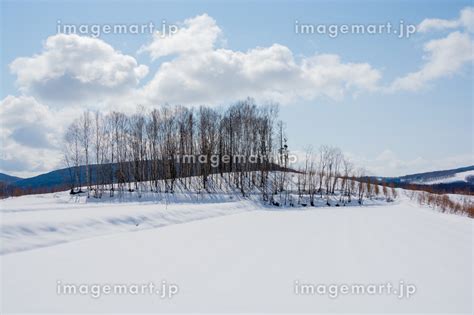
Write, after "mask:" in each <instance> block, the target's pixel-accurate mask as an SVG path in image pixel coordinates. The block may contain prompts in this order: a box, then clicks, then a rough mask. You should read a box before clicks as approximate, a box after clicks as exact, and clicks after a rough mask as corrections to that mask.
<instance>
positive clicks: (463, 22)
mask: <svg viewBox="0 0 474 315" xmlns="http://www.w3.org/2000/svg"><path fill="white" fill-rule="evenodd" d="M455 28H465V29H466V30H467V31H469V32H474V7H466V8H464V9H462V10H461V12H460V13H459V18H457V19H455V20H444V19H424V20H423V21H422V22H421V23H420V24H419V25H418V27H417V30H418V32H420V33H426V32H429V31H441V30H446V29H455Z"/></svg>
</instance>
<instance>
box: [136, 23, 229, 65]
mask: <svg viewBox="0 0 474 315" xmlns="http://www.w3.org/2000/svg"><path fill="white" fill-rule="evenodd" d="M221 35H222V30H221V29H220V28H219V26H217V23H216V21H215V20H214V19H213V18H211V17H210V16H209V15H207V14H203V15H199V16H196V17H194V18H191V19H187V20H185V21H184V22H183V23H180V25H179V27H178V31H177V32H176V33H175V34H172V35H171V36H168V35H166V34H162V33H160V32H159V31H157V32H155V34H153V40H152V41H151V43H149V44H147V45H144V46H142V47H141V48H140V50H139V52H148V53H149V54H150V56H151V57H152V59H153V60H155V59H158V58H160V57H163V56H167V55H172V54H190V53H193V54H195V53H200V52H205V51H210V50H212V49H213V48H214V45H215V43H216V40H217V39H218V38H219V37H220V36H221Z"/></svg>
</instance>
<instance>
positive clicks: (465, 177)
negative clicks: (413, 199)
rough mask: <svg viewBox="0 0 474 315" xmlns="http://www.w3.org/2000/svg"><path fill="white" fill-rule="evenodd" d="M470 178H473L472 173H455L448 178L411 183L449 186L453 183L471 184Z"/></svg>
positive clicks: (473, 173)
mask: <svg viewBox="0 0 474 315" xmlns="http://www.w3.org/2000/svg"><path fill="white" fill-rule="evenodd" d="M471 177H474V171H465V172H459V173H455V174H452V175H449V176H440V177H434V178H431V179H427V180H415V181H413V182H412V183H413V184H424V185H432V184H449V183H455V182H473V180H472V179H471Z"/></svg>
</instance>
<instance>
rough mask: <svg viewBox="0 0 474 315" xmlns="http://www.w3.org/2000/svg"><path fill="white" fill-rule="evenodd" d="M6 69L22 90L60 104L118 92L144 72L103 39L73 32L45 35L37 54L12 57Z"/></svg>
mask: <svg viewBox="0 0 474 315" xmlns="http://www.w3.org/2000/svg"><path fill="white" fill-rule="evenodd" d="M10 70H11V72H12V73H13V74H15V75H16V76H17V80H16V83H17V85H18V87H19V89H20V91H22V92H23V93H25V94H28V95H33V96H35V97H38V98H39V99H41V100H44V101H50V102H55V101H58V102H61V103H64V102H77V101H82V102H84V101H90V100H91V99H93V100H97V99H101V98H103V97H106V96H109V95H117V94H121V93H123V92H126V91H127V90H129V89H131V88H134V87H136V86H137V84H138V82H139V80H140V79H141V78H143V77H144V76H145V75H146V74H147V73H148V67H147V66H145V65H138V63H137V61H136V60H135V58H133V57H131V56H128V55H124V54H122V53H120V52H119V51H116V50H115V49H114V48H113V47H112V46H110V45H109V44H107V43H105V42H104V41H102V40H100V39H96V38H90V37H85V36H78V35H75V34H68V35H67V34H57V35H54V36H50V37H48V39H47V40H46V42H45V44H44V47H43V51H42V52H41V53H40V54H38V55H34V56H33V57H21V58H17V59H15V60H14V61H13V62H12V63H11V64H10Z"/></svg>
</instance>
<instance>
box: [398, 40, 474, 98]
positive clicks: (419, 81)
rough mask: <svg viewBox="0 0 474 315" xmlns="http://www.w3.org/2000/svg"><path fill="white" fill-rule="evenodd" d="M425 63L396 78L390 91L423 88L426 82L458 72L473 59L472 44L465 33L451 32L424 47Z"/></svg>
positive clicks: (473, 43) (473, 46) (473, 47)
mask: <svg viewBox="0 0 474 315" xmlns="http://www.w3.org/2000/svg"><path fill="white" fill-rule="evenodd" d="M423 49H424V51H425V54H426V55H425V59H426V63H425V64H424V65H423V66H422V67H421V69H420V70H418V71H416V72H412V73H409V74H407V75H406V76H404V77H401V78H397V79H396V80H395V81H394V82H393V83H392V86H391V90H392V91H397V90H411V91H416V90H419V89H420V88H423V87H424V86H425V85H426V84H427V83H428V82H430V81H433V80H435V79H439V78H442V77H445V76H450V75H453V74H455V73H457V72H459V71H460V70H461V69H462V67H463V66H464V65H465V64H471V62H472V60H473V59H474V50H473V49H474V42H473V40H472V39H471V37H470V36H469V35H468V34H466V33H461V32H458V31H456V32H453V33H451V34H449V35H448V36H446V37H445V38H442V39H435V40H431V41H429V42H427V43H426V44H425V45H424V48H423Z"/></svg>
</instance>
